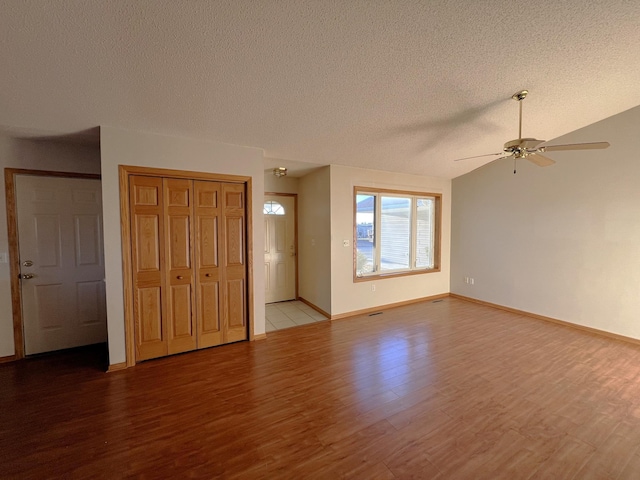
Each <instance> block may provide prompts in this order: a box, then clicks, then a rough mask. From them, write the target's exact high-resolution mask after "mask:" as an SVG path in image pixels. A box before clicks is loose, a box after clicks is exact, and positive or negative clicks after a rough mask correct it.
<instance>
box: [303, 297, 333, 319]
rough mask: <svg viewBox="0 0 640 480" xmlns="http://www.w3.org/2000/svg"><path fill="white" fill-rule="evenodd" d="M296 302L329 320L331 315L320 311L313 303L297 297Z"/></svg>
mask: <svg viewBox="0 0 640 480" xmlns="http://www.w3.org/2000/svg"><path fill="white" fill-rule="evenodd" d="M298 300H299V301H300V302H302V303H304V304H305V305H309V306H310V307H311V308H313V309H314V310H315V311H316V312H318V313H321V314H322V315H324V316H325V317H327V318H331V314H330V313H327V312H325V311H324V310H322V309H321V308H320V307H318V306H316V305H314V304H313V303H311V302H310V301H309V300H305V299H304V298H302V297H298Z"/></svg>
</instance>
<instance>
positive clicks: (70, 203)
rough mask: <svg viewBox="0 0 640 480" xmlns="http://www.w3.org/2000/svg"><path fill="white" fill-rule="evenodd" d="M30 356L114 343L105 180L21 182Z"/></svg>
mask: <svg viewBox="0 0 640 480" xmlns="http://www.w3.org/2000/svg"><path fill="white" fill-rule="evenodd" d="M15 186H16V213H17V217H18V242H19V251H20V269H21V273H20V276H21V280H20V283H21V291H22V322H23V328H24V343H25V353H26V354H27V355H32V354H35V353H42V352H48V351H52V350H61V349H64V348H71V347H78V346H82V345H90V344H93V343H100V342H105V341H106V340H107V328H106V308H105V290H104V280H103V279H104V260H103V246H102V240H103V238H102V193H101V184H100V180H94V179H83V178H65V177H40V176H35V175H16V185H15Z"/></svg>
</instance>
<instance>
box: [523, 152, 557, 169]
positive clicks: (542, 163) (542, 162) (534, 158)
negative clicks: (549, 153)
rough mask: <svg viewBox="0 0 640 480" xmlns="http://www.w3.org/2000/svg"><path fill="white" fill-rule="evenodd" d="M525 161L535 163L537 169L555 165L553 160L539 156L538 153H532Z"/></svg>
mask: <svg viewBox="0 0 640 480" xmlns="http://www.w3.org/2000/svg"><path fill="white" fill-rule="evenodd" d="M527 160H529V161H530V162H532V163H535V164H536V165H538V166H539V167H548V166H549V165H553V164H554V163H556V161H555V160H551V159H550V158H549V157H545V156H544V155H540V154H539V153H532V154H531V155H527Z"/></svg>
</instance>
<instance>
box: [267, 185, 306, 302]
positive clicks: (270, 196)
mask: <svg viewBox="0 0 640 480" xmlns="http://www.w3.org/2000/svg"><path fill="white" fill-rule="evenodd" d="M297 200H298V198H297V195H296V194H289V193H266V194H265V196H264V209H263V214H264V273H265V303H266V304H271V303H276V302H285V301H289V300H296V299H297V298H298V257H297V255H298V228H297V224H298V218H297V217H298V213H297V203H298V202H297Z"/></svg>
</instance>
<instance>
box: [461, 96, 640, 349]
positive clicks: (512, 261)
mask: <svg viewBox="0 0 640 480" xmlns="http://www.w3.org/2000/svg"><path fill="white" fill-rule="evenodd" d="M531 128H532V129H533V127H531ZM639 132H640V107H636V108H634V109H631V110H628V111H626V112H623V113H621V114H619V115H616V116H613V117H611V118H608V119H606V120H603V121H601V122H598V123H595V124H593V125H590V126H588V127H585V128H583V129H580V130H578V131H576V132H573V133H571V134H568V135H565V136H563V137H561V138H558V139H556V140H554V142H553V143H556V144H562V143H577V142H596V141H609V142H610V143H611V147H610V148H609V149H608V150H592V151H579V152H554V153H551V152H550V153H549V154H548V156H549V157H553V158H554V159H555V160H556V161H557V163H556V164H555V165H552V166H550V167H546V168H540V167H536V166H534V165H532V164H530V163H529V162H527V161H520V162H519V164H518V173H517V174H516V175H514V174H513V162H512V161H511V162H510V161H499V162H495V163H493V164H491V165H489V166H487V167H484V168H481V169H479V170H476V171H474V172H471V173H469V174H467V175H464V176H462V177H459V178H456V179H454V180H453V213H452V269H451V272H452V273H451V290H452V292H454V293H458V294H461V295H465V296H469V297H473V298H477V299H480V300H484V301H487V302H492V303H496V304H499V305H503V306H507V307H511V308H516V309H520V310H524V311H527V312H531V313H535V314H539V315H544V316H548V317H552V318H556V319H559V320H564V321H567V322H572V323H576V324H580V325H584V326H588V327H592V328H596V329H600V330H605V331H608V332H612V333H617V334H621V335H625V336H629V337H634V338H640V321H638V320H639V318H640V317H639V315H640V288H639V286H640V184H639V180H640V154H639V153H638V152H640V135H639ZM465 276H469V277H473V278H474V279H475V284H474V285H468V284H466V283H464V277H465Z"/></svg>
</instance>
